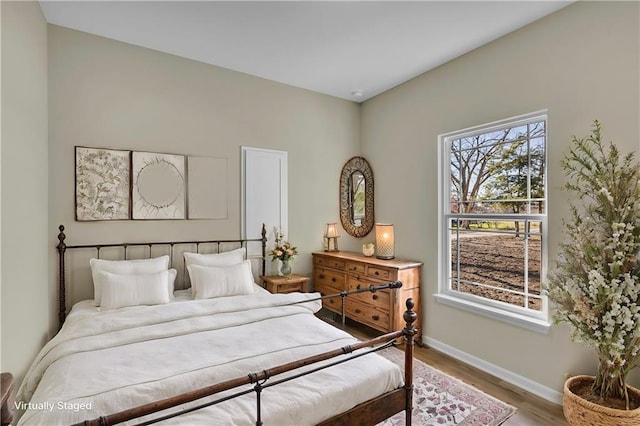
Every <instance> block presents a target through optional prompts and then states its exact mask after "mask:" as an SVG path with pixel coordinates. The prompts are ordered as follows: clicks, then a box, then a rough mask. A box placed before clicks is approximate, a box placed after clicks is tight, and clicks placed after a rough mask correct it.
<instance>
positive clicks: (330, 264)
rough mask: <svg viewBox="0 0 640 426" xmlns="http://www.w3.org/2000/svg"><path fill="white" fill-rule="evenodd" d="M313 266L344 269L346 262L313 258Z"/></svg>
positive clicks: (320, 257) (318, 257)
mask: <svg viewBox="0 0 640 426" xmlns="http://www.w3.org/2000/svg"><path fill="white" fill-rule="evenodd" d="M313 264H314V265H315V266H325V267H327V268H334V269H344V267H345V265H346V262H345V261H344V260H342V259H332V258H327V257H322V256H314V258H313Z"/></svg>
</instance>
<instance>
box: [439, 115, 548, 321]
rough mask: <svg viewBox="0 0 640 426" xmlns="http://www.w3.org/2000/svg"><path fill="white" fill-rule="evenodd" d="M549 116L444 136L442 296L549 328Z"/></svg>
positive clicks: (490, 312)
mask: <svg viewBox="0 0 640 426" xmlns="http://www.w3.org/2000/svg"><path fill="white" fill-rule="evenodd" d="M546 122H547V118H546V115H545V114H544V113H535V114H530V115H527V116H520V117H516V118H512V119H507V120H503V121H500V122H496V123H491V124H487V125H482V126H477V127H474V128H472V129H466V130H462V131H458V132H453V133H448V134H446V135H441V136H440V137H439V149H440V153H441V156H440V161H441V167H440V171H441V175H440V179H441V183H442V185H441V189H440V192H441V200H440V205H441V212H442V213H441V217H440V229H441V234H440V235H441V251H440V253H441V256H440V261H441V262H440V265H441V273H440V289H439V294H438V300H439V301H442V302H445V303H450V304H453V305H456V306H459V307H463V308H467V309H471V310H473V311H476V312H480V313H484V314H487V315H490V316H493V317H498V318H500V319H505V320H508V321H510V322H516V323H519V324H522V325H525V326H527V327H531V328H534V329H538V330H544V331H546V328H547V327H548V323H547V300H546V297H545V296H544V294H543V291H542V288H541V280H542V277H544V274H545V268H546V258H545V255H544V253H545V248H544V247H545V242H546V228H547V226H546V224H547V212H546V210H547V201H546V200H547V198H546V197H547V187H546V140H547V131H546V130H547V125H546Z"/></svg>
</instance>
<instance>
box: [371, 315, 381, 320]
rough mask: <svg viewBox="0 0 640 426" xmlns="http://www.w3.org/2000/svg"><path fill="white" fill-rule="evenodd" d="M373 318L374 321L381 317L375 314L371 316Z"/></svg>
mask: <svg viewBox="0 0 640 426" xmlns="http://www.w3.org/2000/svg"><path fill="white" fill-rule="evenodd" d="M371 319H372V320H374V321H378V320H379V319H380V317H379V316H378V315H374V316H372V317H371Z"/></svg>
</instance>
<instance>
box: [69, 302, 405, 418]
mask: <svg viewBox="0 0 640 426" xmlns="http://www.w3.org/2000/svg"><path fill="white" fill-rule="evenodd" d="M414 306H415V305H414V302H413V300H412V299H408V300H407V301H406V307H407V310H406V311H405V313H404V316H403V318H404V320H405V323H406V326H405V328H404V329H402V330H399V331H395V332H392V333H387V334H385V335H382V336H379V337H377V338H375V339H371V340H367V341H364V342H359V343H356V344H353V345H348V346H345V347H342V348H340V349H335V350H333V351H329V352H324V353H322V354H318V355H314V356H311V357H307V358H304V359H301V360H297V361H293V362H290V363H287V364H282V365H279V366H277V367H274V368H270V369H268V370H263V371H260V372H256V373H251V374H248V375H247V376H243V377H239V378H236V379H232V380H228V381H225V382H222V383H218V384H215V385H212V386H208V387H204V388H201V389H197V390H194V391H190V392H187V393H183V394H180V395H177V396H174V397H171V398H167V399H164V400H160V401H156V402H152V403H149V404H145V405H142V406H139V407H135V408H131V409H128V410H124V411H121V412H118V413H114V414H110V415H107V416H102V417H99V418H97V419H93V420H87V421H85V422H82V423H78V425H86V426H107V425H113V424H117V423H122V422H125V421H129V420H134V419H136V418H139V417H142V416H147V415H149V414H154V413H159V412H161V411H164V410H168V409H170V408H174V407H178V406H180V405H182V404H186V403H188V402H193V401H196V400H198V399H201V398H204V397H208V396H212V395H215V394H217V393H220V392H223V391H226V390H229V389H233V388H236V387H238V386H243V385H247V384H252V383H253V384H255V387H254V392H255V393H256V408H257V410H256V425H261V424H262V421H261V411H260V410H261V408H260V392H261V390H262V388H263V387H267V386H273V385H277V384H278V383H281V382H283V381H287V380H291V379H293V378H296V377H300V376H302V375H307V374H312V373H313V372H315V371H318V370H321V369H324V368H330V367H331V366H333V365H336V364H339V363H343V362H346V361H348V360H349V359H352V358H353V357H358V356H363V355H365V354H366V353H370V352H374V351H376V350H380V349H382V348H385V347H388V346H390V345H391V344H392V342H393V341H395V340H396V339H398V338H400V337H403V336H404V340H405V343H404V352H405V359H404V386H402V387H400V388H398V389H395V390H393V391H390V392H387V393H385V394H383V395H380V396H378V397H376V398H374V399H371V400H369V401H366V402H364V403H361V404H359V405H357V406H356V407H354V408H352V409H350V410H348V411H347V412H344V413H341V414H339V415H336V416H334V417H332V418H330V419H327V420H326V421H324V422H322V423H321V424H322V425H358V424H359V425H375V424H376V423H379V422H380V421H382V420H384V419H386V418H388V417H391V416H393V415H395V414H396V413H399V412H401V411H403V410H404V411H405V415H406V424H407V425H411V411H412V407H413V346H414V335H415V334H416V330H415V328H414V327H413V323H414V322H415V320H416V318H417V314H416V313H415V312H414V311H413V308H414ZM370 347H373V348H374V349H372V350H371V351H367V352H366V353H363V354H358V355H354V356H352V357H347V358H342V359H340V360H337V361H335V362H333V363H330V364H328V365H323V366H320V367H317V368H315V369H312V370H310V371H308V372H305V373H300V374H298V375H294V376H293V377H291V378H287V379H282V380H280V381H279V382H278V381H276V382H275V383H271V384H269V385H264V382H265V381H266V380H267V379H270V378H274V377H275V376H278V375H280V374H283V373H286V372H288V371H292V370H295V369H297V368H300V367H303V366H309V365H312V364H315V363H318V362H320V361H325V360H329V359H332V358H336V357H339V356H342V355H345V354H350V353H352V352H354V351H356V350H360V349H363V348H370ZM245 393H246V391H245V392H241V393H239V394H237V396H239V395H243V394H245ZM227 399H229V398H224V399H221V400H217V401H213V402H208V403H205V404H203V405H200V406H198V407H194V408H190V409H189V411H194V410H196V409H200V408H204V407H207V406H210V405H213V404H216V403H218V402H222V401H223V400H227ZM184 413H185V411H179V412H174V413H169V414H166V415H164V416H161V417H159V418H157V419H155V420H153V421H150V422H148V423H143V424H151V423H155V422H157V421H161V420H166V419H169V418H172V417H176V416H178V415H180V414H184Z"/></svg>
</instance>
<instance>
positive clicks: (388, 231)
mask: <svg viewBox="0 0 640 426" xmlns="http://www.w3.org/2000/svg"><path fill="white" fill-rule="evenodd" d="M376 248H377V249H376V257H377V258H378V259H393V258H394V257H395V256H394V253H393V252H394V235H393V225H392V224H390V223H376Z"/></svg>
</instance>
